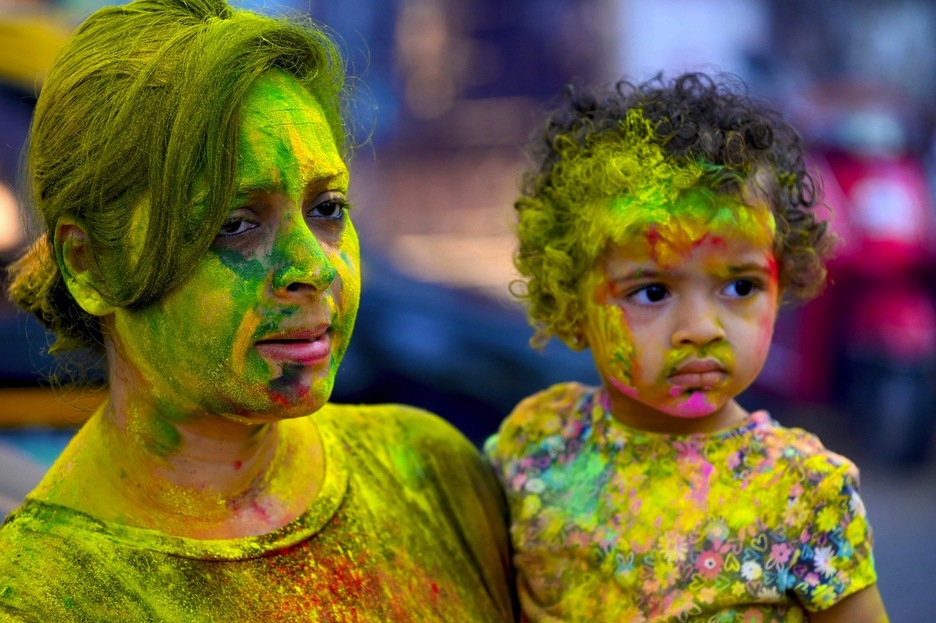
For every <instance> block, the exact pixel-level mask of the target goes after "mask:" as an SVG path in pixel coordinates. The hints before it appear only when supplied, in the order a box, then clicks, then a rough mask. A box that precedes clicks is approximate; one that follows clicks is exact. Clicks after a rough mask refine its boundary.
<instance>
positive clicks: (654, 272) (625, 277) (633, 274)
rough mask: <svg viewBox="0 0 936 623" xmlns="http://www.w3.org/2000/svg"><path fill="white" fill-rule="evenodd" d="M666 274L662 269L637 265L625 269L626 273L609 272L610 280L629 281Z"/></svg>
mask: <svg viewBox="0 0 936 623" xmlns="http://www.w3.org/2000/svg"><path fill="white" fill-rule="evenodd" d="M668 274H669V273H668V272H667V271H664V270H658V269H656V268H646V267H641V266H638V267H636V268H633V269H631V270H629V271H627V272H626V273H622V274H620V275H615V274H611V275H609V277H610V279H611V280H612V281H630V280H633V279H654V278H657V277H660V276H662V275H668Z"/></svg>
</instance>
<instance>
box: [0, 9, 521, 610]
mask: <svg viewBox="0 0 936 623" xmlns="http://www.w3.org/2000/svg"><path fill="white" fill-rule="evenodd" d="M343 81H344V75H343V69H342V66H341V63H340V60H339V56H338V54H337V53H336V49H335V47H334V45H333V44H332V42H331V41H330V40H329V39H328V37H327V36H326V35H325V34H323V32H322V31H321V30H320V29H318V28H316V27H315V26H313V25H310V24H305V25H297V24H295V23H290V22H286V21H281V20H275V19H271V18H267V17H261V16H259V15H256V14H253V13H249V12H243V11H235V10H232V9H231V8H230V7H228V6H227V5H225V4H224V3H223V0H140V1H137V2H133V3H131V4H129V5H127V6H125V7H111V8H105V9H102V10H100V11H98V12H97V13H95V14H94V15H92V16H91V17H90V18H89V19H88V20H87V22H85V23H84V24H83V25H82V26H81V28H80V29H79V30H78V32H77V33H76V35H75V37H74V38H73V40H72V41H71V42H70V43H69V44H68V46H67V47H66V49H65V50H64V52H63V53H62V55H61V57H60V58H59V59H58V61H57V63H56V65H55V67H54V69H53V71H52V73H51V74H50V76H49V78H48V81H47V83H46V84H45V86H44V88H43V92H42V95H41V97H40V100H39V102H38V105H37V110H36V116H35V120H34V125H33V128H32V134H31V149H30V154H29V172H30V176H31V180H32V184H33V192H34V203H35V205H36V207H37V209H38V211H39V212H40V214H41V216H42V218H43V219H44V221H45V224H46V226H47V233H46V234H45V235H44V236H43V237H42V238H40V239H39V240H38V241H37V242H36V244H35V245H34V246H33V247H32V248H31V249H30V251H29V252H28V254H27V255H26V256H25V257H23V258H22V259H21V260H20V261H19V262H18V263H17V264H16V266H15V267H14V268H13V270H12V272H13V275H14V279H13V283H12V285H11V288H10V290H11V296H12V297H13V299H14V300H15V301H17V302H18V303H19V304H20V305H22V306H23V307H25V308H26V309H28V310H30V311H32V312H34V313H36V314H37V315H38V316H39V317H40V318H41V319H42V320H43V321H44V322H45V323H46V325H47V326H49V327H50V329H52V330H53V331H54V332H55V333H56V334H57V336H58V341H57V342H56V344H55V347H54V348H55V349H58V350H67V349H69V348H75V347H96V348H99V349H102V350H103V351H104V352H105V353H106V360H107V370H108V392H109V398H108V400H107V401H106V403H105V404H104V405H103V406H102V407H101V408H100V410H98V412H96V413H95V414H94V415H93V416H92V417H91V418H90V420H89V421H88V422H87V423H86V424H85V425H84V427H83V428H82V429H81V430H80V431H79V433H78V434H77V435H76V436H75V438H74V440H73V441H72V442H71V443H70V445H69V446H68V447H67V448H66V449H65V451H64V452H63V454H62V456H61V457H60V458H59V460H58V461H57V462H56V463H55V465H54V466H53V467H52V468H51V469H50V471H49V473H48V474H47V475H46V477H45V478H44V480H43V481H42V483H41V484H40V485H39V486H38V487H37V489H36V490H35V491H34V492H33V493H31V494H30V495H29V496H28V497H27V499H26V501H25V503H24V504H23V505H22V506H21V507H20V508H19V509H18V510H17V511H15V512H14V513H13V514H11V515H10V516H9V517H8V519H7V521H6V523H5V524H4V526H3V528H2V529H0V620H4V621H5V620H14V621H51V620H54V621H95V622H99V621H123V622H127V621H130V622H135V621H213V622H214V621H317V620H327V621H437V620H438V621H485V622H487V621H502V620H512V618H513V606H512V600H511V596H510V593H509V592H508V589H507V587H508V586H509V584H510V580H509V577H508V575H509V570H508V569H509V563H508V552H507V545H506V541H507V540H506V534H505V529H504V509H503V506H502V503H501V497H500V494H499V492H498V490H497V488H496V484H495V482H494V481H493V480H492V478H491V475H490V473H489V472H488V471H487V469H486V468H485V467H484V466H483V462H482V460H481V459H480V458H479V455H478V453H477V452H476V450H475V449H474V448H473V447H472V446H471V445H470V444H469V443H468V442H467V441H466V440H465V439H464V438H463V437H461V436H460V435H459V434H458V433H457V432H455V431H454V430H453V429H452V428H451V427H449V426H448V425H447V424H445V423H443V422H442V421H441V420H439V419H438V418H436V417H434V416H431V415H428V414H426V413H423V412H419V411H417V410H414V409H411V408H406V407H401V406H397V405H394V406H373V407H363V406H361V407H351V406H336V405H331V404H329V403H328V399H329V396H330V393H331V390H332V384H333V382H334V378H335V372H336V369H337V367H338V364H339V362H340V361H341V357H342V354H343V353H344V351H345V348H346V346H347V343H348V339H349V338H350V335H351V330H352V327H353V325H354V320H355V315H356V312H357V308H358V295H359V287H360V273H359V266H358V242H357V237H356V234H355V230H354V226H353V225H352V223H351V220H350V216H349V213H350V206H349V205H348V202H347V199H346V193H347V188H348V170H347V167H346V165H345V162H344V160H343V157H342V153H343V148H344V143H345V129H344V125H343V122H342V117H341V111H340V96H341V94H342V92H343V91H342V89H343ZM309 414H311V416H309ZM305 416H309V417H305Z"/></svg>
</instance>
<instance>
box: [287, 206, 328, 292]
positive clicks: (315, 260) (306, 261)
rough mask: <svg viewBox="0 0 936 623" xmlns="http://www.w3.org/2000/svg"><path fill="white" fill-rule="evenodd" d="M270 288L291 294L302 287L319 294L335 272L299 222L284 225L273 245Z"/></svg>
mask: <svg viewBox="0 0 936 623" xmlns="http://www.w3.org/2000/svg"><path fill="white" fill-rule="evenodd" d="M273 256H274V265H275V266H276V268H275V270H274V272H273V289H274V291H276V292H283V291H288V292H293V291H296V290H300V289H302V288H303V287H309V288H312V289H313V290H315V291H317V292H318V291H322V290H325V289H326V288H328V287H329V286H330V285H331V284H332V282H333V281H334V280H335V277H336V275H337V274H338V271H337V270H336V269H335V267H334V265H333V264H332V263H331V261H330V260H329V259H328V256H327V255H326V253H325V250H324V249H323V248H322V245H321V244H320V243H319V241H318V239H317V238H316V237H315V234H313V233H312V231H311V230H310V229H309V227H308V225H306V223H305V222H304V221H303V220H301V219H294V220H290V221H289V222H287V223H285V224H284V225H283V226H282V228H281V230H280V234H279V235H278V236H277V241H276V242H275V243H274V245H273Z"/></svg>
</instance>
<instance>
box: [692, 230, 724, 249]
mask: <svg viewBox="0 0 936 623" xmlns="http://www.w3.org/2000/svg"><path fill="white" fill-rule="evenodd" d="M704 243H709V244H711V245H712V246H715V247H722V248H724V247H727V246H728V240H727V239H726V238H722V237H721V236H713V235H712V234H708V233H707V234H705V235H704V236H702V237H701V238H699V239H698V240H696V241H695V242H693V243H692V248H693V249H694V248H696V247H699V246H701V245H702V244H704Z"/></svg>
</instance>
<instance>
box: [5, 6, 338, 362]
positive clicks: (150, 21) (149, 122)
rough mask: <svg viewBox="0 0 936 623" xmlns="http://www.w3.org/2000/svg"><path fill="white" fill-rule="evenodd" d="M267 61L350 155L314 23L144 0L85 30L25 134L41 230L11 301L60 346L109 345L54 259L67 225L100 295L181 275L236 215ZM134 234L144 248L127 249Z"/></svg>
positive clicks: (158, 290) (100, 16) (61, 60)
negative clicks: (245, 137) (246, 129)
mask: <svg viewBox="0 0 936 623" xmlns="http://www.w3.org/2000/svg"><path fill="white" fill-rule="evenodd" d="M272 69H280V70H283V71H286V72H287V73H289V74H290V75H292V76H293V77H294V78H295V79H296V80H298V81H299V82H300V83H301V84H303V86H305V87H306V88H307V89H308V90H309V92H310V93H312V94H313V95H314V96H315V97H316V99H317V101H318V102H319V104H320V105H321V106H322V109H323V110H324V113H325V116H326V118H327V120H328V122H329V124H330V126H331V128H332V133H333V134H334V136H335V141H336V144H337V145H338V146H339V149H341V150H342V152H344V151H345V150H346V148H347V143H348V141H347V130H346V127H345V123H344V117H343V110H342V107H343V94H344V88H345V69H344V63H343V61H342V58H341V55H340V53H339V51H338V49H337V47H336V45H335V43H334V42H333V41H332V39H331V38H330V37H329V36H328V34H327V33H326V32H325V30H324V28H323V27H321V26H319V25H317V24H315V23H313V22H311V20H301V21H300V20H293V19H285V18H272V17H267V16H262V15H258V14H256V13H253V12H250V11H243V10H236V9H233V8H232V7H230V6H228V5H227V4H226V2H225V1H224V0H136V1H134V2H131V3H130V4H128V5H125V6H115V7H106V8H103V9H101V10H99V11H97V12H95V13H94V14H93V15H91V17H89V18H88V19H87V21H85V22H84V23H83V24H82V25H81V26H80V27H79V28H78V30H77V32H76V33H75V35H74V36H73V37H72V38H71V40H70V41H69V42H68V44H67V45H66V46H65V48H64V49H63V51H62V52H61V53H60V55H59V57H58V59H57V60H56V62H55V64H54V66H53V68H52V71H51V72H50V74H49V76H48V79H47V81H46V82H45V84H44V86H43V89H42V92H41V94H40V97H39V100H38V103H37V106H36V111H35V117H34V120H33V125H32V129H31V132H30V141H29V153H28V159H27V166H28V175H29V182H30V185H31V201H32V203H33V206H34V208H35V209H36V211H37V212H38V214H39V216H40V217H41V219H42V221H43V222H44V225H45V228H46V232H47V233H46V234H45V235H43V236H42V237H41V238H39V239H38V240H37V242H36V243H35V244H34V245H33V246H32V247H31V249H30V250H29V251H28V252H27V253H26V255H25V256H24V257H23V258H21V259H20V260H19V261H17V262H16V263H15V264H14V265H13V266H11V269H10V272H11V275H12V282H11V285H10V296H11V298H12V299H13V300H14V301H15V302H16V303H18V304H19V305H20V306H22V307H23V308H25V309H27V310H28V311H31V312H33V313H34V314H36V315H37V316H38V317H39V319H40V320H41V321H42V322H43V324H45V325H46V326H47V327H48V328H49V329H51V330H52V331H53V332H54V333H55V334H56V336H57V341H56V343H55V345H54V346H53V350H59V351H63V350H70V349H75V348H83V347H90V348H93V349H100V348H101V347H102V344H103V342H102V337H101V328H100V325H99V323H98V320H97V319H96V318H94V317H92V316H90V315H88V314H87V313H85V312H84V311H83V310H82V309H81V308H80V307H79V306H78V305H77V304H76V303H75V301H74V300H73V299H72V297H71V295H70V293H69V292H68V289H67V288H66V286H65V282H64V279H63V277H62V273H61V270H60V266H61V261H62V258H61V257H59V258H55V257H53V256H54V252H53V251H52V250H53V248H54V241H52V240H51V237H52V236H54V232H55V228H56V224H57V223H58V222H59V220H60V219H61V218H63V217H72V218H75V219H77V220H78V221H79V222H80V223H81V225H82V226H83V228H84V229H85V231H86V233H87V235H88V240H89V245H88V246H89V248H90V251H91V253H90V255H91V257H90V260H91V263H92V264H91V266H92V270H94V271H95V272H96V273H97V275H98V277H99V280H98V283H99V284H100V288H99V289H100V293H101V296H102V298H103V300H104V301H105V302H107V303H108V304H109V305H111V306H114V307H125V308H139V307H143V306H146V305H147V304H149V303H152V302H153V301H155V300H157V299H159V298H160V297H161V296H163V295H164V294H165V293H166V292H167V291H169V290H170V289H171V288H173V287H174V286H176V285H178V284H179V283H180V282H182V281H183V280H184V279H185V278H186V277H187V275H188V273H189V271H190V270H191V269H192V268H193V267H194V266H195V264H196V262H197V260H198V258H199V257H200V256H201V255H202V254H204V253H205V252H206V251H207V249H208V247H209V245H210V244H211V242H212V240H213V239H214V237H215V235H216V233H217V231H218V229H219V227H220V226H221V223H222V222H223V221H224V219H225V217H226V216H227V214H228V212H229V210H230V206H231V205H232V203H233V199H234V197H233V193H234V186H235V181H236V180H235V175H236V168H237V153H238V148H237V140H238V123H239V116H240V115H239V113H240V104H241V102H242V100H243V98H244V95H245V93H246V91H247V90H248V88H249V87H250V86H251V84H252V83H253V82H254V81H255V80H256V79H257V78H258V77H259V76H260V75H262V74H263V73H264V72H267V71H270V70H272ZM196 180H198V193H199V195H200V196H199V197H198V202H197V203H198V207H197V209H196V206H195V202H194V201H193V194H194V192H195V188H194V186H195V182H196ZM138 208H142V209H143V210H145V214H144V215H143V216H144V218H138V216H140V215H139V214H138V213H137V209H138ZM140 227H143V229H142V230H140V231H134V228H140ZM131 233H132V234H133V236H134V238H135V239H136V240H137V241H139V240H142V242H143V244H142V245H141V246H140V247H138V248H141V249H142V254H139V253H135V254H131V253H129V252H128V249H129V246H128V241H129V240H130V234H131Z"/></svg>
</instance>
